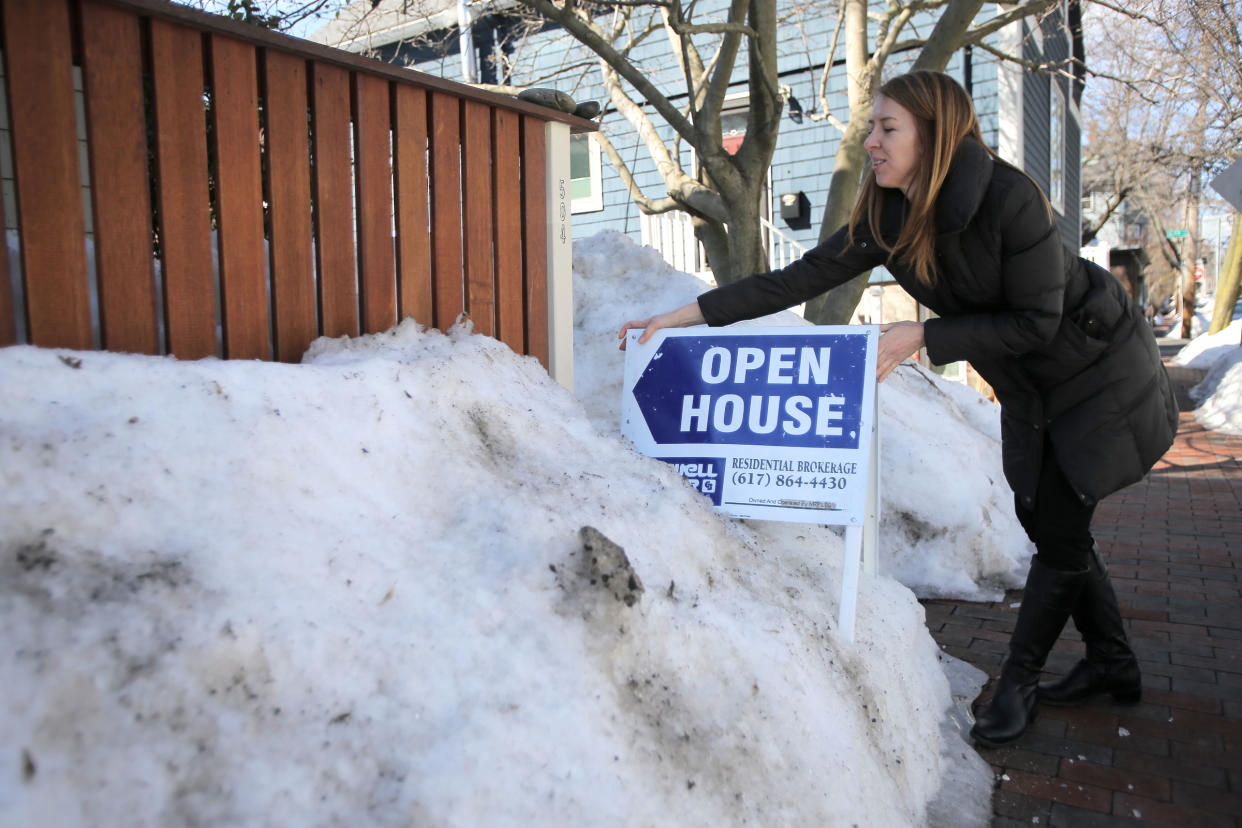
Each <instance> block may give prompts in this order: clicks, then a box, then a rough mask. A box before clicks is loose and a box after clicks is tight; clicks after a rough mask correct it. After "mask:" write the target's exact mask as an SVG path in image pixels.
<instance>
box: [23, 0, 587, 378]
mask: <svg viewBox="0 0 1242 828" xmlns="http://www.w3.org/2000/svg"><path fill="white" fill-rule="evenodd" d="M0 13H2V18H0V26H2V27H3V41H2V42H3V50H4V73H5V92H6V93H7V101H8V115H9V129H10V139H11V146H12V159H11V165H12V167H11V168H12V170H13V186H14V189H15V194H16V198H15V203H16V212H17V216H16V221H15V222H14V221H12V219H13V217H10V222H9V225H10V226H12V225H14V224H16V227H17V236H18V244H19V247H20V254H21V255H20V265H19V267H18V268H17V270H20V273H10V272H9V270H10V265H9V257H8V256H4V255H0V345H7V344H15V343H29V344H34V345H39V346H44V347H65V348H74V349H91V348H104V349H108V350H116V351H129V352H138V353H147V354H172V355H175V356H177V357H179V358H183V359H195V358H200V357H206V356H220V357H225V358H246V359H278V360H284V361H296V360H297V359H298V358H299V357H300V356H301V354H302V352H303V351H304V350H305V348H306V346H307V345H308V344H309V342H310V341H311V340H312V339H313V338H315V337H316V336H319V335H326V336H340V335H357V334H359V333H373V332H378V331H382V330H384V329H386V328H388V327H390V326H392V325H393V324H395V323H396V322H397V321H399V320H400V319H403V318H405V317H407V316H409V317H413V318H414V319H415V320H417V321H418V322H421V323H423V324H426V325H430V326H434V327H437V328H440V329H444V328H445V327H447V326H448V325H451V324H452V323H453V322H454V321H455V320H456V319H457V317H458V315H459V314H461V313H462V312H467V313H469V315H470V318H471V320H472V321H473V324H474V326H475V329H476V330H477V331H479V332H480V333H484V334H488V335H492V336H495V337H497V338H498V339H501V340H502V341H504V342H505V343H506V344H508V345H509V346H510V347H512V348H513V349H514V350H515V351H517V352H519V353H525V354H531V355H534V356H536V357H538V358H539V359H540V360H542V361H543V363H544V364H545V366H547V365H548V364H549V361H550V360H552V361H554V360H555V355H554V354H553V353H551V352H552V351H554V350H555V348H556V346H555V344H554V343H553V344H551V345H550V342H549V340H550V335H549V330H550V328H549V326H550V324H551V325H552V334H551V338H553V339H554V338H555V337H556V336H557V334H556V324H557V323H556V322H555V320H552V319H550V311H549V295H550V290H551V291H552V293H553V294H555V290H554V289H553V286H552V282H553V281H556V280H562V281H564V280H567V279H568V278H569V277H568V273H560V274H558V273H557V270H558V268H559V269H560V270H566V269H567V266H568V265H567V262H568V259H567V257H566V255H565V254H564V253H558V252H557V251H555V250H550V247H552V246H553V245H554V244H556V243H558V242H559V243H564V244H566V245H567V244H568V240H567V239H566V238H565V228H566V224H565V222H567V216H565V212H566V211H565V210H564V207H565V205H564V203H563V202H562V203H557V201H558V198H559V196H558V192H559V181H563V180H564V179H565V178H566V177H567V170H566V169H563V167H564V166H565V164H567V162H566V161H562V159H567V158H568V154H569V153H568V140H569V134H570V131H571V130H572V131H575V132H582V131H588V130H591V129H593V128H594V124H593V123H592V122H590V121H584V120H582V119H579V118H575V117H573V116H568V115H562V114H561V113H559V112H555V111H553V110H549V109H545V108H542V107H537V106H533V105H530V104H526V103H524V102H520V101H517V100H516V99H512V98H508V97H505V96H501V95H494V94H490V93H487V92H484V91H481V90H477V89H474V88H471V87H468V86H465V85H462V84H455V83H452V82H450V81H444V80H441V79H438V78H434V77H431V76H428V75H423V74H420V73H417V72H413V71H410V70H406V69H401V68H398V67H394V66H391V65H389V64H384V63H380V62H377V61H371V60H367V59H364V58H360V57H358V56H355V55H352V54H349V53H346V52H341V51H338V50H335V49H330V48H327V47H324V46H320V45H317V44H313V43H309V42H306V41H302V40H299V39H296V38H291V37H286V36H284V35H280V34H277V33H273V32H267V31H265V30H261V29H256V28H254V27H250V26H245V25H242V24H238V23H234V22H232V21H229V20H225V19H222V18H218V17H214V16H209V15H204V14H200V13H198V12H195V11H192V10H189V9H186V8H184V7H181V6H175V5H172V4H170V3H166V2H162V0H2V1H0ZM75 77H77V78H78V79H79V86H80V92H75ZM79 103H80V104H81V107H80V109H81V114H79ZM562 144H563V146H553V145H562ZM83 147H84V148H85V152H82V151H81V150H82V148H83ZM80 156H82V157H84V158H85V159H86V160H85V167H86V168H85V169H83V167H82V164H81V163H80V162H79V158H80ZM554 168H555V169H554ZM558 176H559V179H558ZM84 183H86V185H87V188H88V192H89V198H84V197H83V192H84V190H83V185H84ZM2 212H3V208H2V207H0V213H2ZM2 218H3V216H0V219H2ZM88 225H89V229H90V231H91V232H90V233H88V232H87V230H88ZM10 244H12V242H10ZM558 261H559V262H560V263H561V264H559V265H557V264H556V263H557V262H558ZM550 271H551V272H552V275H551V276H549V272H550ZM553 301H555V296H554V295H553ZM559 324H560V325H561V329H562V330H564V324H565V323H564V320H562V321H561V322H560V323H559ZM560 347H562V348H563V347H564V345H563V344H562V345H561V346H560Z"/></svg>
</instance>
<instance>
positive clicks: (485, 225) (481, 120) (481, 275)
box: [462, 101, 496, 336]
mask: <svg viewBox="0 0 1242 828" xmlns="http://www.w3.org/2000/svg"><path fill="white" fill-rule="evenodd" d="M462 153H463V156H464V157H465V158H467V159H469V163H467V164H462V197H463V199H464V205H463V209H462V217H463V224H464V227H463V233H464V241H465V244H464V251H465V273H466V310H467V311H469V312H470V319H471V320H472V321H473V322H474V329H475V330H476V331H478V332H479V333H481V334H484V335H486V336H492V335H493V334H494V333H495V331H496V284H495V271H494V265H493V253H492V226H493V222H492V158H491V155H492V116H491V111H490V110H489V109H488V108H487V107H486V106H484V105H483V104H481V103H476V102H474V101H466V102H465V103H464V104H463V105H462Z"/></svg>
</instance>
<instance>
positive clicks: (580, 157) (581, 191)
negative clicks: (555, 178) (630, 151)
mask: <svg viewBox="0 0 1242 828" xmlns="http://www.w3.org/2000/svg"><path fill="white" fill-rule="evenodd" d="M569 198H570V210H571V211H572V212H574V213H594V212H598V211H600V210H602V209H604V183H603V175H602V173H601V171H600V160H599V144H598V143H596V141H595V139H594V138H592V137H591V136H590V135H571V136H569Z"/></svg>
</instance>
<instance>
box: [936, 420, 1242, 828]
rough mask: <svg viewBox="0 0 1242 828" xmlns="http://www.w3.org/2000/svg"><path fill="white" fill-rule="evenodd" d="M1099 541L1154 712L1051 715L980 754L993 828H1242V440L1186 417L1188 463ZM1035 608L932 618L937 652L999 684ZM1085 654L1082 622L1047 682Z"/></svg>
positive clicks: (974, 606)
mask: <svg viewBox="0 0 1242 828" xmlns="http://www.w3.org/2000/svg"><path fill="white" fill-rule="evenodd" d="M1094 527H1095V533H1096V538H1097V540H1098V542H1099V545H1100V551H1101V553H1102V555H1103V557H1104V560H1105V562H1106V563H1107V565H1108V567H1109V574H1110V575H1111V577H1112V580H1113V585H1114V587H1115V588H1116V591H1117V598H1118V602H1119V604H1120V606H1121V614H1122V616H1123V617H1124V619H1125V622H1126V626H1127V629H1128V631H1129V634H1130V638H1131V643H1132V644H1133V646H1134V649H1135V651H1136V652H1137V653H1138V656H1139V660H1140V661H1141V663H1142V668H1143V685H1144V689H1143V702H1142V703H1141V704H1139V705H1138V706H1136V707H1117V706H1113V705H1112V704H1111V700H1109V699H1108V698H1107V697H1105V698H1101V699H1099V700H1096V701H1093V702H1091V703H1090V704H1088V705H1087V706H1085V707H1081V708H1056V707H1051V706H1044V707H1042V708H1041V709H1040V714H1039V718H1038V719H1036V721H1035V722H1034V723H1033V724H1032V726H1031V728H1030V730H1029V731H1028V732H1027V733H1026V734H1025V735H1024V736H1023V737H1022V738H1021V739H1019V740H1018V741H1017V742H1016V743H1014V744H1013V745H1010V746H1008V747H1006V748H1003V749H1000V750H986V749H980V755H981V756H983V758H984V759H986V760H988V761H989V762H991V763H992V766H993V769H994V770H995V772H996V775H997V784H996V789H995V794H994V795H993V800H992V804H993V813H994V817H993V825H994V826H1017V825H1023V826H1031V825H1039V826H1049V825H1051V826H1071V828H1077V827H1078V826H1084V828H1094V827H1095V826H1116V825H1138V824H1149V825H1150V824H1155V825H1167V826H1177V828H1182V826H1188V827H1193V828H1200V826H1202V827H1203V828H1209V826H1233V827H1234V828H1239V826H1242V600H1239V599H1240V597H1242V578H1240V575H1242V437H1231V436H1227V435H1221V434H1218V433H1216V432H1211V431H1205V430H1204V429H1202V428H1201V427H1200V426H1199V424H1198V423H1197V422H1196V421H1195V419H1194V415H1193V414H1191V413H1187V412H1184V413H1182V415H1181V423H1180V428H1179V433H1178V437H1177V442H1176V443H1175V444H1174V446H1173V448H1172V449H1170V450H1169V452H1168V454H1167V455H1166V456H1165V458H1164V459H1163V460H1162V461H1161V462H1160V463H1159V464H1158V465H1157V466H1156V468H1155V469H1153V470H1152V473H1151V474H1150V475H1148V477H1147V479H1145V480H1144V481H1142V482H1140V483H1137V484H1135V485H1133V486H1131V487H1129V488H1127V489H1125V490H1123V491H1120V492H1118V493H1116V494H1114V495H1112V496H1111V497H1109V498H1107V499H1105V500H1104V502H1103V503H1101V504H1100V506H1099V508H1098V509H1097V511H1096V517H1095V522H1094ZM1020 600H1021V593H1020V591H1015V592H1012V593H1010V594H1009V595H1007V596H1006V597H1005V600H1004V601H1003V602H1001V603H996V604H980V603H965V602H958V601H924V602H923V606H924V607H925V609H926V611H927V625H928V629H929V630H930V631H931V633H932V636H933V637H934V638H935V639H936V641H937V642H938V643H939V644H940V645H941V646H942V647H943V648H944V649H945V650H946V651H947V652H949V653H952V654H953V655H955V656H957V657H958V658H961V659H963V660H965V661H967V662H969V663H971V664H973V665H975V666H976V667H978V668H979V669H981V670H984V671H985V672H987V674H988V675H989V676H990V677H993V678H995V676H996V675H997V673H998V672H999V670H1000V665H1001V661H1002V659H1003V658H1004V655H1005V650H1006V645H1007V643H1008V640H1009V632H1010V630H1012V629H1013V622H1014V619H1015V618H1016V615H1017V604H1018V602H1019V601H1020ZM1081 653H1082V644H1081V640H1080V638H1079V636H1078V634H1077V632H1076V631H1075V630H1074V629H1073V624H1072V622H1071V623H1070V624H1069V625H1068V626H1067V627H1066V631H1065V633H1063V634H1062V640H1061V641H1060V642H1059V643H1058V644H1057V646H1056V648H1055V649H1054V650H1053V652H1052V654H1051V655H1050V656H1049V659H1048V665H1047V668H1046V670H1047V674H1048V675H1051V674H1063V673H1065V672H1066V671H1068V670H1069V669H1070V668H1071V667H1072V666H1073V665H1074V663H1075V662H1076V661H1077V660H1078V658H1079V657H1081ZM990 690H991V688H990V687H988V688H985V693H990Z"/></svg>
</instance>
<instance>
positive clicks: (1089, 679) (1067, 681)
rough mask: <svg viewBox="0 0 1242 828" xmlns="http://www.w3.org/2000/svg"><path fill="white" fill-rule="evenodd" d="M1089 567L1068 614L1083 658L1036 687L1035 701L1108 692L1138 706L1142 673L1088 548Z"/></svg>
mask: <svg viewBox="0 0 1242 828" xmlns="http://www.w3.org/2000/svg"><path fill="white" fill-rule="evenodd" d="M1087 567H1088V572H1090V576H1089V577H1088V578H1087V585H1086V587H1084V588H1083V591H1082V593H1081V594H1080V595H1079V596H1078V603H1077V604H1076V605H1075V606H1074V612H1073V614H1072V617H1073V619H1074V626H1076V627H1077V628H1078V631H1079V632H1080V633H1082V638H1083V642H1084V643H1085V644H1086V645H1087V657H1086V658H1084V659H1082V660H1081V661H1079V662H1078V664H1076V665H1075V666H1074V669H1073V670H1071V671H1070V673H1069V675H1067V676H1066V677H1065V678H1063V679H1061V680H1060V681H1057V682H1053V683H1051V684H1041V685H1039V700H1040V701H1041V702H1047V703H1048V704H1052V705H1061V706H1066V705H1073V704H1081V703H1082V702H1084V701H1086V700H1087V699H1089V698H1091V697H1093V696H1098V695H1100V694H1102V693H1108V694H1110V695H1112V697H1113V699H1114V700H1116V701H1117V703H1119V704H1138V703H1139V701H1141V700H1142V698H1143V677H1142V673H1141V672H1140V671H1139V664H1138V659H1137V658H1135V656H1134V651H1133V650H1131V649H1130V642H1129V640H1128V639H1127V638H1126V631H1125V627H1124V626H1122V623H1121V610H1119V609H1118V608H1117V593H1115V592H1113V584H1112V582H1111V581H1110V580H1109V579H1108V570H1107V568H1106V567H1105V566H1104V561H1103V560H1101V558H1100V553H1099V550H1098V549H1092V550H1091V556H1090V558H1089V559H1088V561H1087Z"/></svg>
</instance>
